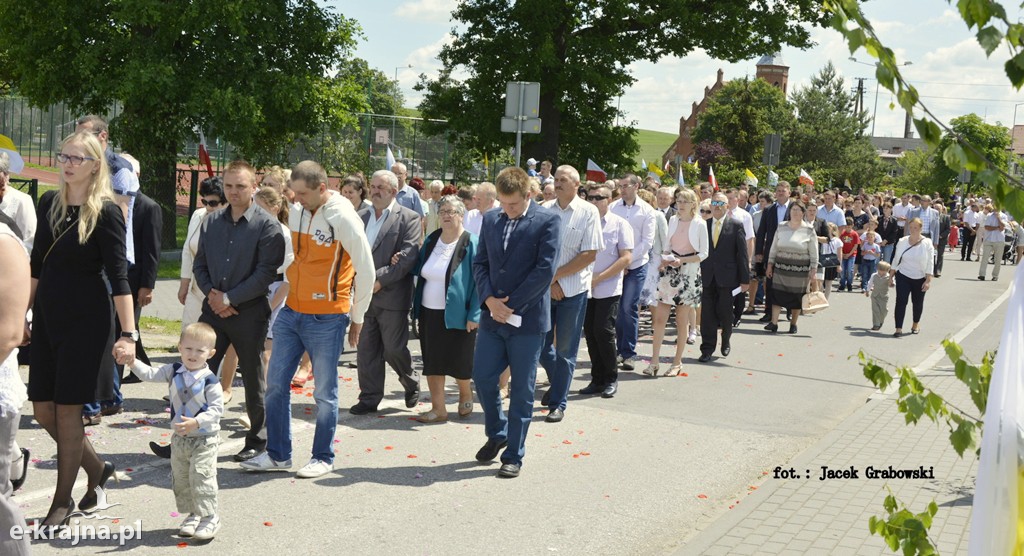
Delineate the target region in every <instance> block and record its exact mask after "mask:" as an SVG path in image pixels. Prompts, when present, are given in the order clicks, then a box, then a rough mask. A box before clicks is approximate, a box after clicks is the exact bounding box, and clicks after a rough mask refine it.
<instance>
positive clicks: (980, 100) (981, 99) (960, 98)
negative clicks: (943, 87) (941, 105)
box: [919, 95, 1017, 103]
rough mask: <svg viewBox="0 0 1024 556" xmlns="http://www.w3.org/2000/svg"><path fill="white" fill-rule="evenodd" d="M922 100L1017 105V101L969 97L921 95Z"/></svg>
mask: <svg viewBox="0 0 1024 556" xmlns="http://www.w3.org/2000/svg"><path fill="white" fill-rule="evenodd" d="M919 96H920V97H921V98H937V99H943V100H971V101H977V102H1012V103H1016V102H1017V101H1016V100H1002V99H997V98H968V97H937V96H931V95H919Z"/></svg>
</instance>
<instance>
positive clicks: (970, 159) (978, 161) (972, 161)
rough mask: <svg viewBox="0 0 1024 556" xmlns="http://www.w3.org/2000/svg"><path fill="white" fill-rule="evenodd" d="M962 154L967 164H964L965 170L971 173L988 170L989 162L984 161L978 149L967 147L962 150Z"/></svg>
mask: <svg viewBox="0 0 1024 556" xmlns="http://www.w3.org/2000/svg"><path fill="white" fill-rule="evenodd" d="M964 152H965V153H966V154H967V162H966V163H964V167H965V168H967V169H968V170H970V171H972V172H981V171H982V170H984V169H986V168H988V165H989V161H988V160H986V159H985V156H984V155H983V154H982V153H981V152H979V151H978V149H976V148H971V147H970V146H968V147H966V148H964Z"/></svg>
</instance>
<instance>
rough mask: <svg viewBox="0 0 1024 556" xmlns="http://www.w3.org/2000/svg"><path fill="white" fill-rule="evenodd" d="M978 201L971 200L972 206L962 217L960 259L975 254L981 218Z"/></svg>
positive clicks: (962, 259)
mask: <svg viewBox="0 0 1024 556" xmlns="http://www.w3.org/2000/svg"><path fill="white" fill-rule="evenodd" d="M979 216H980V215H979V211H978V203H977V202H975V201H973V200H972V201H971V205H970V207H968V208H967V210H965V211H964V216H963V218H962V219H961V221H962V222H963V226H962V227H961V229H960V260H961V261H966V260H967V259H968V258H970V257H971V255H973V254H974V242H975V241H976V239H977V237H978V224H979V223H980V221H981V219H980V218H979Z"/></svg>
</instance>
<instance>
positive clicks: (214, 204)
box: [199, 199, 220, 208]
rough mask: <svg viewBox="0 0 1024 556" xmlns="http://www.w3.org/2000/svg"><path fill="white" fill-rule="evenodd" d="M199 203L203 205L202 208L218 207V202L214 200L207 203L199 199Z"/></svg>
mask: <svg viewBox="0 0 1024 556" xmlns="http://www.w3.org/2000/svg"><path fill="white" fill-rule="evenodd" d="M199 202H201V203H203V206H204V207H211V208H217V207H219V206H220V200H218V199H214V200H213V201H207V200H206V199H199Z"/></svg>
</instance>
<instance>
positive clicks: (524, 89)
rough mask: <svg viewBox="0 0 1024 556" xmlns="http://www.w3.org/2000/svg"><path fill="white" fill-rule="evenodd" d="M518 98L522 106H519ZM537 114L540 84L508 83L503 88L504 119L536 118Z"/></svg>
mask: <svg viewBox="0 0 1024 556" xmlns="http://www.w3.org/2000/svg"><path fill="white" fill-rule="evenodd" d="M520 97H522V99H521V100H522V101H523V103H522V105H520V104H519V101H520ZM539 114H540V83H535V82H532V81H509V82H508V85H506V86H505V117H506V118H515V117H518V116H526V117H528V118H536V117H537V116H538V115H539ZM513 131H514V130H513Z"/></svg>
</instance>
